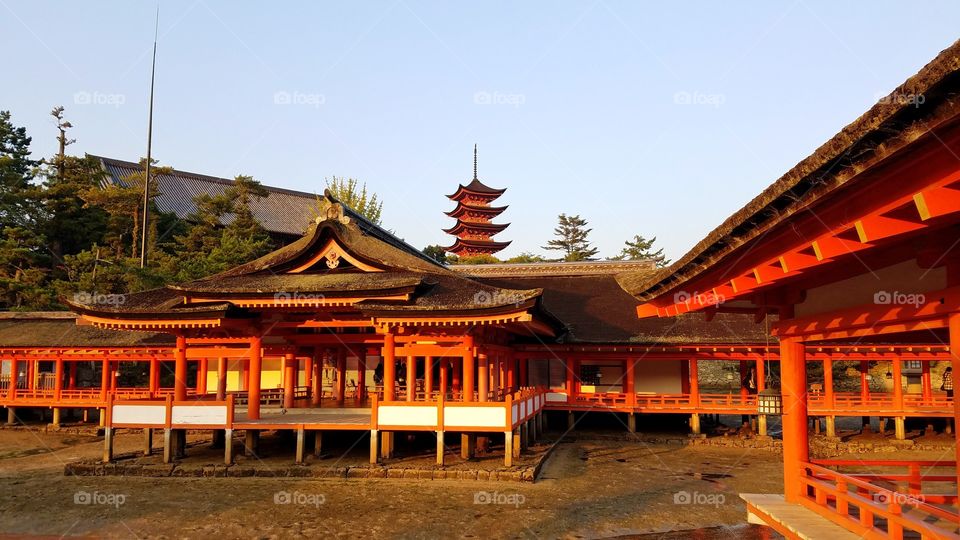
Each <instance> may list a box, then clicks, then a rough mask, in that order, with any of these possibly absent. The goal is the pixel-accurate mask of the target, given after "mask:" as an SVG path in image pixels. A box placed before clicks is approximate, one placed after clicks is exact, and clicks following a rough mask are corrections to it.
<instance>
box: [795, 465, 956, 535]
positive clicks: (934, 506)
mask: <svg viewBox="0 0 960 540" xmlns="http://www.w3.org/2000/svg"><path fill="white" fill-rule="evenodd" d="M825 463H828V464H831V465H833V466H840V465H843V464H846V463H856V464H858V465H863V464H865V463H869V464H873V465H872V466H874V467H876V466H881V465H882V464H894V465H895V466H907V467H909V466H910V465H911V464H910V462H857V461H849V462H848V461H839V460H836V461H832V462H830V461H827V462H825ZM920 463H921V464H922V463H925V462H920ZM926 463H928V466H929V467H939V466H949V464H948V462H926ZM930 463H933V465H929V464H930ZM920 466H921V467H922V466H923V465H920ZM802 467H803V469H802V475H801V479H800V482H801V485H802V486H803V492H804V493H803V497H802V498H801V499H800V502H801V504H803V505H804V506H805V507H807V508H809V509H811V510H813V511H814V512H817V513H818V514H820V515H821V516H823V517H825V518H827V519H829V520H831V521H833V522H834V523H837V524H838V525H840V526H842V527H844V528H846V529H848V530H850V531H853V532H855V533H857V534H859V535H861V536H862V537H864V538H903V536H904V532H905V531H909V532H910V533H912V534H916V535H919V536H920V537H921V538H960V536H958V535H957V527H958V526H960V515H958V514H957V510H956V507H955V506H953V507H944V506H941V504H946V503H945V502H943V503H934V502H929V501H928V498H930V499H931V500H935V501H950V502H952V503H954V504H955V503H956V496H955V495H953V496H945V495H942V494H937V495H930V494H924V493H921V492H919V490H920V488H921V485H920V484H921V483H922V482H923V481H924V478H923V476H922V475H919V473H917V474H916V475H914V473H913V472H912V471H911V472H909V473H908V474H906V475H890V474H886V475H881V474H869V475H864V476H857V475H851V474H844V473H840V472H837V471H834V470H831V469H828V468H826V467H824V466H822V465H818V464H816V463H804V464H803V465H802ZM954 470H956V469H954ZM868 477H874V478H876V479H877V480H879V481H887V482H891V483H893V484H894V489H889V488H886V487H882V486H879V485H876V484H874V483H873V482H872V481H870V480H869V479H868ZM901 477H905V478H906V480H904V481H905V482H907V483H910V482H913V483H914V488H915V491H916V492H915V493H910V492H909V491H908V492H906V493H904V492H901V491H899V490H897V489H896V488H895V484H896V483H897V482H899V481H900V480H899V479H900V478H901ZM918 477H919V479H918ZM928 478H929V477H928ZM937 478H938V477H937ZM888 479H889V480H888ZM894 480H896V481H894ZM954 485H955V484H954Z"/></svg>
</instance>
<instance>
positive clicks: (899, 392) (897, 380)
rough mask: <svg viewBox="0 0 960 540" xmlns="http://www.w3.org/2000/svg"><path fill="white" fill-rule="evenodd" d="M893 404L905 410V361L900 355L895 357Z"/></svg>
mask: <svg viewBox="0 0 960 540" xmlns="http://www.w3.org/2000/svg"><path fill="white" fill-rule="evenodd" d="M892 371H893V406H894V407H895V408H896V409H897V410H898V411H903V363H902V361H901V360H900V357H899V356H898V357H896V358H894V359H893V369H892Z"/></svg>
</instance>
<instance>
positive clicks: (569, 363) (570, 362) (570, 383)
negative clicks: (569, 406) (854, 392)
mask: <svg viewBox="0 0 960 540" xmlns="http://www.w3.org/2000/svg"><path fill="white" fill-rule="evenodd" d="M574 363H575V361H574V359H573V358H570V357H567V358H566V359H565V361H564V363H563V364H564V367H566V368H567V373H566V374H567V381H566V383H567V384H566V387H567V403H573V394H574V393H575V392H576V389H575V388H574V385H575V384H576V381H575V380H574V375H573V370H574V369H575V368H574Z"/></svg>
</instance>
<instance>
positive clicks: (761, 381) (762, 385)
mask: <svg viewBox="0 0 960 540" xmlns="http://www.w3.org/2000/svg"><path fill="white" fill-rule="evenodd" d="M766 388H767V365H766V364H765V363H764V362H763V358H758V359H757V393H760V392H763V391H764V390H766Z"/></svg>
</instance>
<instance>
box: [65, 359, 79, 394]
mask: <svg viewBox="0 0 960 540" xmlns="http://www.w3.org/2000/svg"><path fill="white" fill-rule="evenodd" d="M68 377H69V379H68V382H67V389H68V390H76V389H77V363H76V362H70V374H69V375H68Z"/></svg>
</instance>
